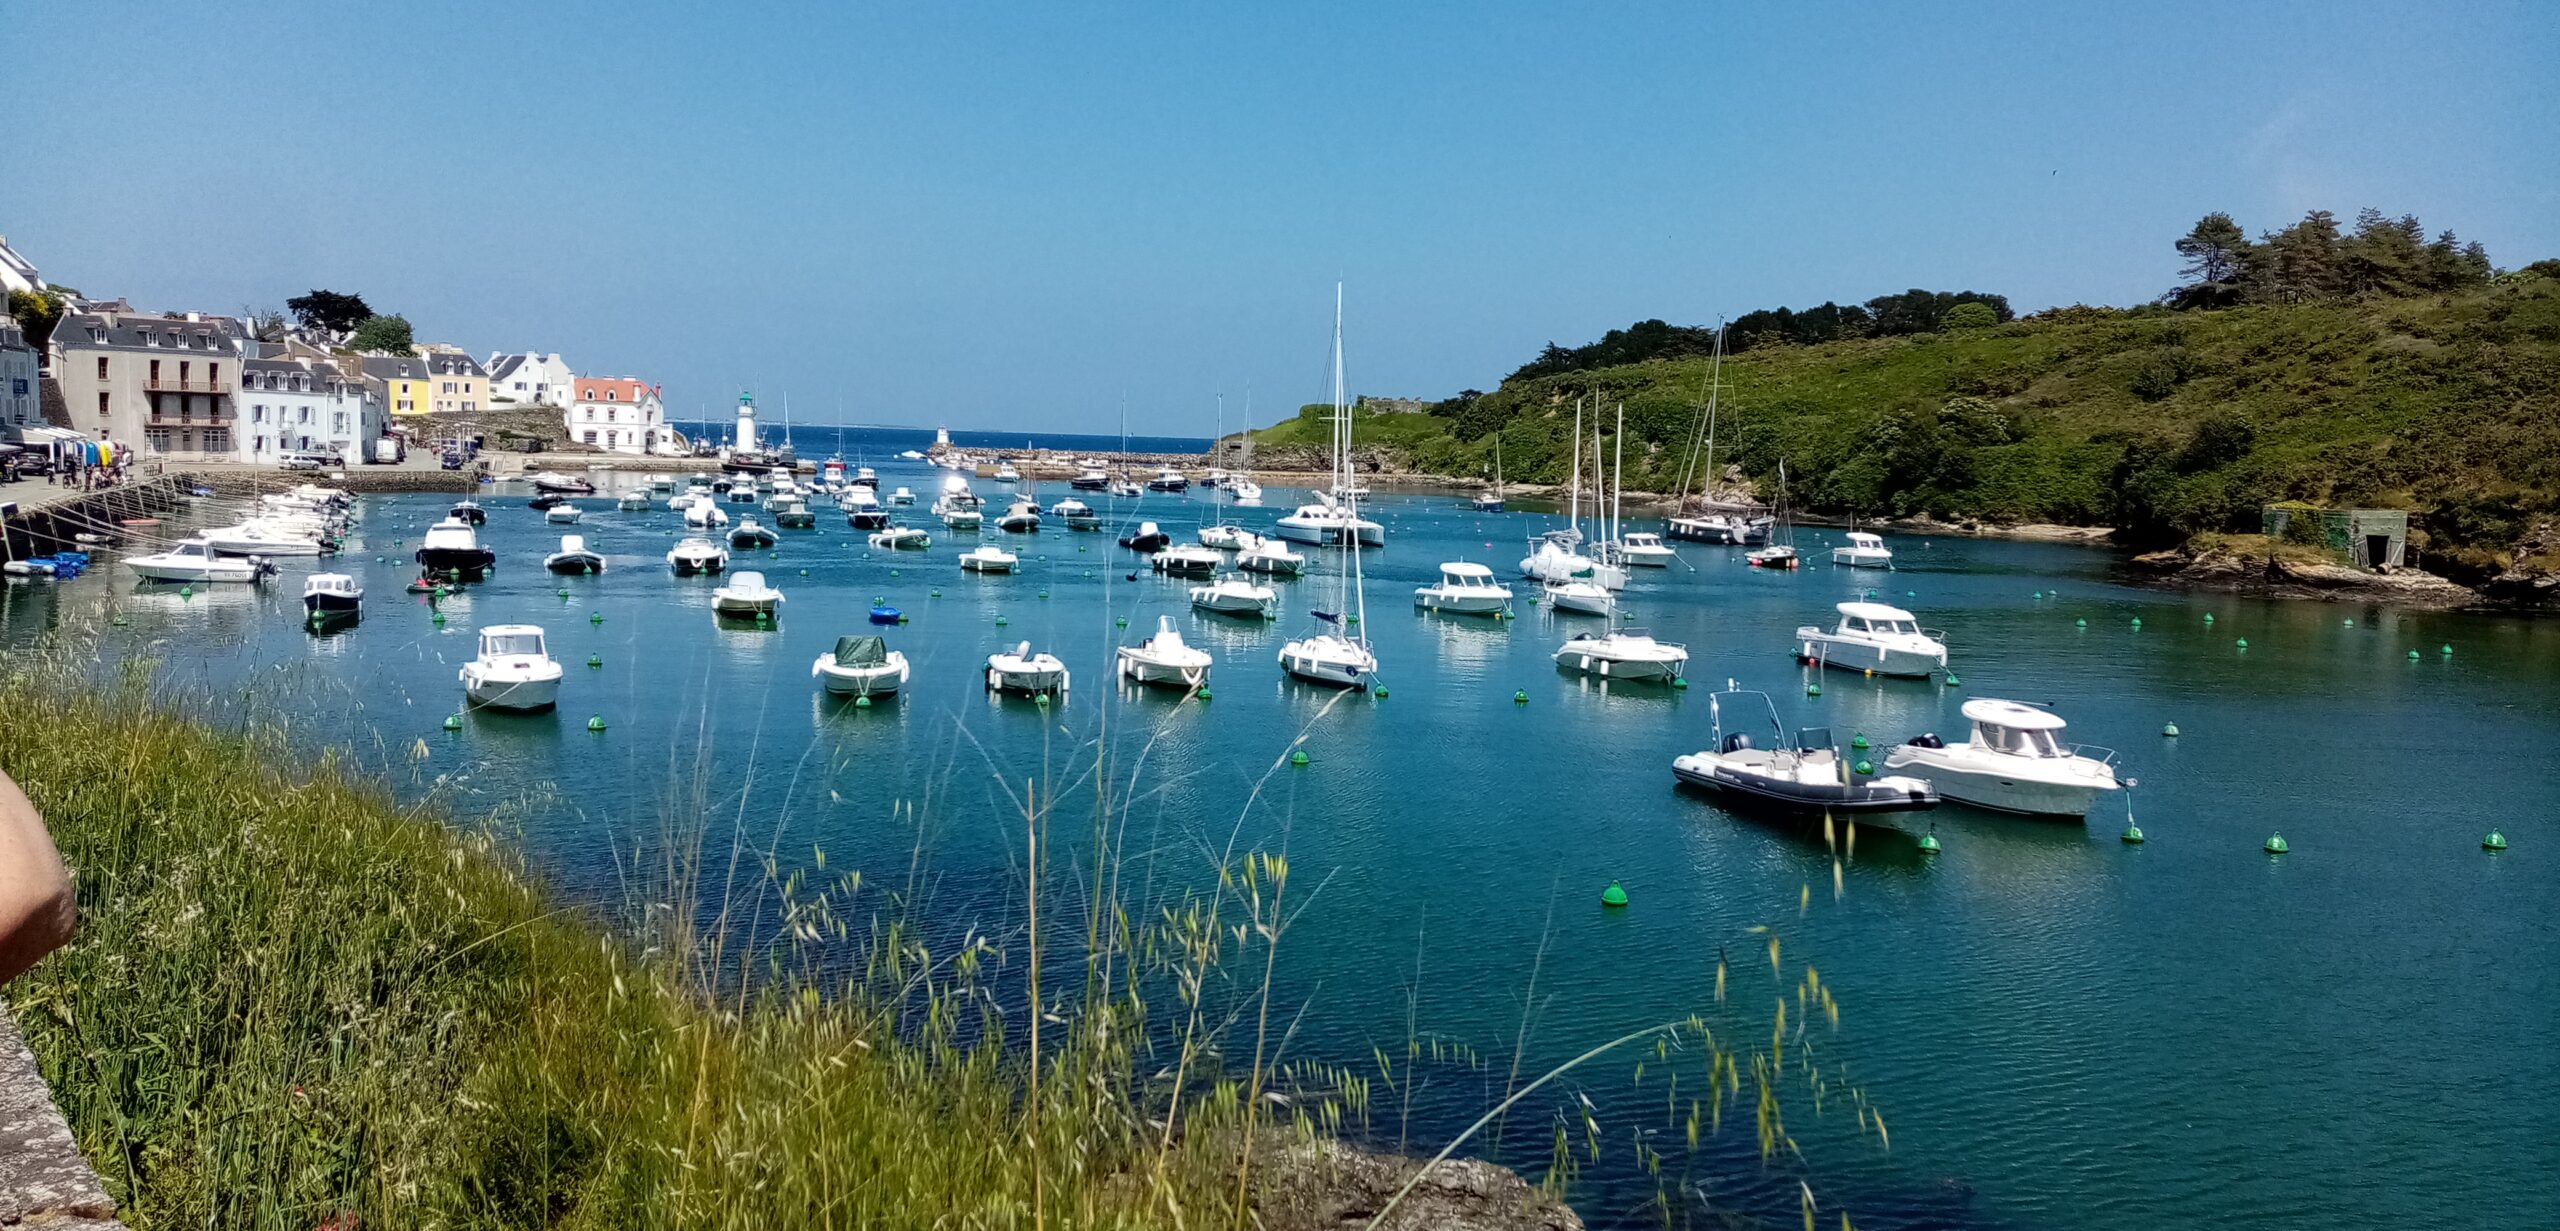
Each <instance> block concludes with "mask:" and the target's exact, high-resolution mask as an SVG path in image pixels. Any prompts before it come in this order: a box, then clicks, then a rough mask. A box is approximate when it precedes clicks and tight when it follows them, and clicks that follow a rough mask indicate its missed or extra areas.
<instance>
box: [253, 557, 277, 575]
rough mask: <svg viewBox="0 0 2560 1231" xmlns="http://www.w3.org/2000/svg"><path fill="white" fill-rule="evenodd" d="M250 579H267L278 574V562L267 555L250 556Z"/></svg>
mask: <svg viewBox="0 0 2560 1231" xmlns="http://www.w3.org/2000/svg"><path fill="white" fill-rule="evenodd" d="M249 570H250V571H249V580H251V581H265V580H266V579H267V578H270V577H273V576H275V575H276V562H275V561H273V560H270V559H268V558H266V557H265V556H251V557H249Z"/></svg>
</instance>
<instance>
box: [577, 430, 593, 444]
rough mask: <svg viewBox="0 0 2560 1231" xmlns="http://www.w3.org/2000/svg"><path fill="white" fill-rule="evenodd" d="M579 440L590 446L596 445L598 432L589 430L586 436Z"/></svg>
mask: <svg viewBox="0 0 2560 1231" xmlns="http://www.w3.org/2000/svg"><path fill="white" fill-rule="evenodd" d="M578 439H580V440H583V441H585V442H586V443H588V444H594V443H595V442H596V430H595V429H594V428H588V429H587V431H586V434H585V435H583V436H580V437H579V438H578Z"/></svg>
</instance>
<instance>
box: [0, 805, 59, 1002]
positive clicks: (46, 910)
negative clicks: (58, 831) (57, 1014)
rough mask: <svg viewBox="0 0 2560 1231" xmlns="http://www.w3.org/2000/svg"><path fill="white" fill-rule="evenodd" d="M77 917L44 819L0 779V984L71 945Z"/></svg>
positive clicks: (33, 806) (33, 807)
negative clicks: (64, 946)
mask: <svg viewBox="0 0 2560 1231" xmlns="http://www.w3.org/2000/svg"><path fill="white" fill-rule="evenodd" d="M76 915H77V906H76V900H75V899H74V898H73V896H72V893H71V876H70V874H69V873H68V872H65V871H64V870H63V867H62V855H61V853H60V852H57V851H55V850H54V849H53V836H52V835H51V834H48V833H46V832H45V827H44V817H43V816H42V815H40V814H39V813H37V812H36V806H35V805H34V804H32V803H30V802H28V800H27V797H26V794H25V792H22V791H20V790H19V789H18V784H17V783H15V782H12V781H10V780H9V775H7V774H0V982H7V981H8V980H11V979H14V978H17V977H18V976H19V975H20V974H23V973H25V972H26V970H27V968H28V967H30V966H33V965H35V964H36V963H37V962H38V961H40V960H42V959H43V957H44V955H45V954H48V953H51V952H53V951H54V950H56V949H59V948H61V947H62V946H63V945H64V944H65V943H67V942H69V941H70V939H71V928H72V923H73V920H74V918H75V917H76Z"/></svg>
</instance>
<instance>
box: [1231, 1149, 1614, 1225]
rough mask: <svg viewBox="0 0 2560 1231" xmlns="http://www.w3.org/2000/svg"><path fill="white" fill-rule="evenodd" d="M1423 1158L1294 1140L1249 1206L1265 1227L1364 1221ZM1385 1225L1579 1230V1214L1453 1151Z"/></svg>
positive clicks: (1382, 1205) (1503, 1170)
mask: <svg viewBox="0 0 2560 1231" xmlns="http://www.w3.org/2000/svg"><path fill="white" fill-rule="evenodd" d="M1423 1162H1424V1160H1422V1159H1416V1158H1405V1157H1403V1156H1401V1155H1394V1154H1379V1153H1374V1152H1371V1151H1368V1150H1362V1149H1358V1148H1356V1147H1352V1146H1347V1145H1343V1144H1340V1143H1338V1142H1317V1143H1314V1144H1312V1145H1303V1146H1297V1147H1294V1148H1292V1149H1290V1150H1288V1151H1287V1152H1286V1153H1284V1154H1282V1155H1280V1156H1279V1157H1278V1158H1277V1159H1276V1160H1274V1161H1273V1162H1271V1163H1269V1164H1266V1166H1265V1168H1264V1170H1263V1172H1262V1183H1261V1186H1260V1188H1259V1189H1258V1190H1257V1191H1256V1193H1255V1200H1254V1213H1255V1214H1256V1215H1257V1217H1258V1218H1259V1220H1260V1222H1261V1224H1262V1226H1263V1227H1265V1228H1266V1229H1267V1231H1343V1229H1345V1228H1355V1227H1365V1226H1367V1225H1368V1224H1369V1220H1370V1219H1371V1218H1373V1217H1376V1216H1377V1213H1378V1211H1379V1210H1381V1209H1383V1208H1385V1206H1386V1204H1387V1202H1388V1201H1389V1200H1391V1199H1393V1198H1394V1197H1395V1195H1396V1192H1397V1190H1399V1189H1401V1188H1403V1187H1404V1186H1405V1183H1406V1181H1408V1180H1411V1179H1412V1178H1413V1174H1414V1172H1415V1170H1417V1169H1418V1168H1420V1167H1421V1166H1422V1165H1423ZM1382 1225H1383V1226H1384V1227H1386V1228H1388V1229H1389V1231H1582V1219H1581V1218H1580V1217H1578V1216H1576V1215H1575V1214H1574V1212H1573V1211H1572V1210H1571V1209H1570V1208H1568V1207H1566V1205H1565V1204H1564V1203H1563V1202H1561V1201H1558V1200H1556V1199H1555V1198H1553V1197H1550V1196H1548V1195H1546V1194H1545V1193H1542V1192H1540V1191H1538V1190H1537V1189H1535V1188H1532V1187H1530V1185H1529V1182H1528V1181H1526V1180H1523V1179H1521V1178H1520V1176H1519V1175H1518V1174H1517V1173H1515V1172H1513V1171H1511V1170H1510V1169H1508V1168H1505V1167H1500V1166H1497V1165H1495V1164H1493V1163H1488V1162H1482V1161H1479V1160H1477V1159H1472V1158H1452V1159H1450V1160H1448V1161H1447V1162H1444V1163H1441V1164H1439V1165H1438V1166H1435V1167H1433V1168H1431V1170H1430V1171H1429V1172H1428V1173H1427V1174H1425V1175H1424V1176H1423V1177H1422V1182H1421V1183H1419V1184H1416V1185H1414V1186H1413V1191H1412V1192H1410V1193H1406V1194H1405V1198H1404V1200H1403V1201H1402V1202H1400V1203H1398V1204H1397V1205H1396V1208H1395V1213H1394V1214H1392V1215H1390V1216H1389V1217H1388V1218H1387V1220H1386V1222H1385V1223H1384V1224H1382Z"/></svg>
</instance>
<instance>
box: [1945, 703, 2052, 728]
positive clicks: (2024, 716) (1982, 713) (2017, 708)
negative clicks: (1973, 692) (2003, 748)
mask: <svg viewBox="0 0 2560 1231" xmlns="http://www.w3.org/2000/svg"><path fill="white" fill-rule="evenodd" d="M1964 716H1965V717H1966V718H1968V719H1971V720H1972V721H1974V722H1976V723H1980V724H1983V725H1987V726H1996V727H2007V728H2010V729H2012V730H2019V731H2059V730H2061V729H2062V728H2063V726H2064V723H2063V721H2062V716H2061V715H2059V714H2056V713H2054V712H2053V711H2051V710H2040V709H2037V708H2036V707H2034V706H2032V705H2022V704H2020V703H2018V702H2016V701H1995V700H1993V699H1991V698H1988V697H1984V698H1982V699H1980V700H1975V701H1967V702H1965V703H1964Z"/></svg>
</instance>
